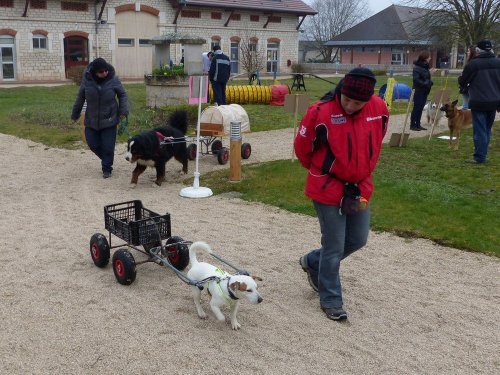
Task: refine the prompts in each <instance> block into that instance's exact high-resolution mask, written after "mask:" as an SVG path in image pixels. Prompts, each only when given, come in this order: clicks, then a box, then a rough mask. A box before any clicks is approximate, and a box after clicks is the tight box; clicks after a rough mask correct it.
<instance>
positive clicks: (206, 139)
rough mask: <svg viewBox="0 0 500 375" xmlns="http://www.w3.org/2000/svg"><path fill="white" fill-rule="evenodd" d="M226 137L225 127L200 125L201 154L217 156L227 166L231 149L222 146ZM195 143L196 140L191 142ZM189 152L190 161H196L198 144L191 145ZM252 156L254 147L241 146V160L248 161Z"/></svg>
mask: <svg viewBox="0 0 500 375" xmlns="http://www.w3.org/2000/svg"><path fill="white" fill-rule="evenodd" d="M224 135H226V134H225V132H224V125H222V124H209V123H203V122H202V123H200V154H201V155H215V156H217V161H218V162H219V164H222V165H223V164H226V163H227V161H228V160H229V149H228V148H227V147H224V146H223V144H222V137H223V136H224ZM195 141H196V138H194V139H192V140H191V142H195ZM187 150H188V158H189V160H194V159H196V153H197V152H198V150H197V146H196V143H191V144H189V145H188V147H187ZM251 154H252V147H251V146H250V143H243V144H242V145H241V158H242V159H248V158H249V157H250V155H251Z"/></svg>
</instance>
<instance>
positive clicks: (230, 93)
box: [209, 85, 290, 104]
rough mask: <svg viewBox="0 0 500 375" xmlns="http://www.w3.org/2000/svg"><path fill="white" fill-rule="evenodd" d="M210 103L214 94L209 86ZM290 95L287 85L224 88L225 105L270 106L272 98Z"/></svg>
mask: <svg viewBox="0 0 500 375" xmlns="http://www.w3.org/2000/svg"><path fill="white" fill-rule="evenodd" d="M209 91H210V102H211V103H213V102H214V92H213V90H212V86H211V85H210V86H209ZM285 91H286V94H288V93H290V89H289V88H288V86H287V85H271V86H253V85H234V86H229V85H228V86H226V102H227V104H270V103H271V101H272V100H273V96H274V97H276V95H284V94H285Z"/></svg>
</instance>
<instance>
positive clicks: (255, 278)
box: [252, 276, 262, 281]
mask: <svg viewBox="0 0 500 375" xmlns="http://www.w3.org/2000/svg"><path fill="white" fill-rule="evenodd" d="M252 279H254V280H255V281H262V278H260V277H259V276H252Z"/></svg>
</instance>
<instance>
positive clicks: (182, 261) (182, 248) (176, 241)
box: [163, 236, 189, 271]
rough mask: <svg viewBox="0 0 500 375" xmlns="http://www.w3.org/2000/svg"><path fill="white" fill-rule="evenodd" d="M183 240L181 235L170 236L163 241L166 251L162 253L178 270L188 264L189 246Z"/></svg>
mask: <svg viewBox="0 0 500 375" xmlns="http://www.w3.org/2000/svg"><path fill="white" fill-rule="evenodd" d="M183 242H184V240H183V239H182V237H179V236H173V237H170V238H169V239H168V240H167V242H166V243H165V250H166V253H164V254H163V255H164V256H166V257H167V259H168V261H169V263H170V264H171V265H172V266H174V267H175V268H176V269H178V270H179V271H182V270H184V268H186V267H187V266H188V264H189V247H188V245H186V244H185V243H183Z"/></svg>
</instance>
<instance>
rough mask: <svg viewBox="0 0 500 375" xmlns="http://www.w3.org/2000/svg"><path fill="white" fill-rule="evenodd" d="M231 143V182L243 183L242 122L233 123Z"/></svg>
mask: <svg viewBox="0 0 500 375" xmlns="http://www.w3.org/2000/svg"><path fill="white" fill-rule="evenodd" d="M230 124H231V134H230V142H229V181H232V182H240V181H241V121H231V123H230Z"/></svg>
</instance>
